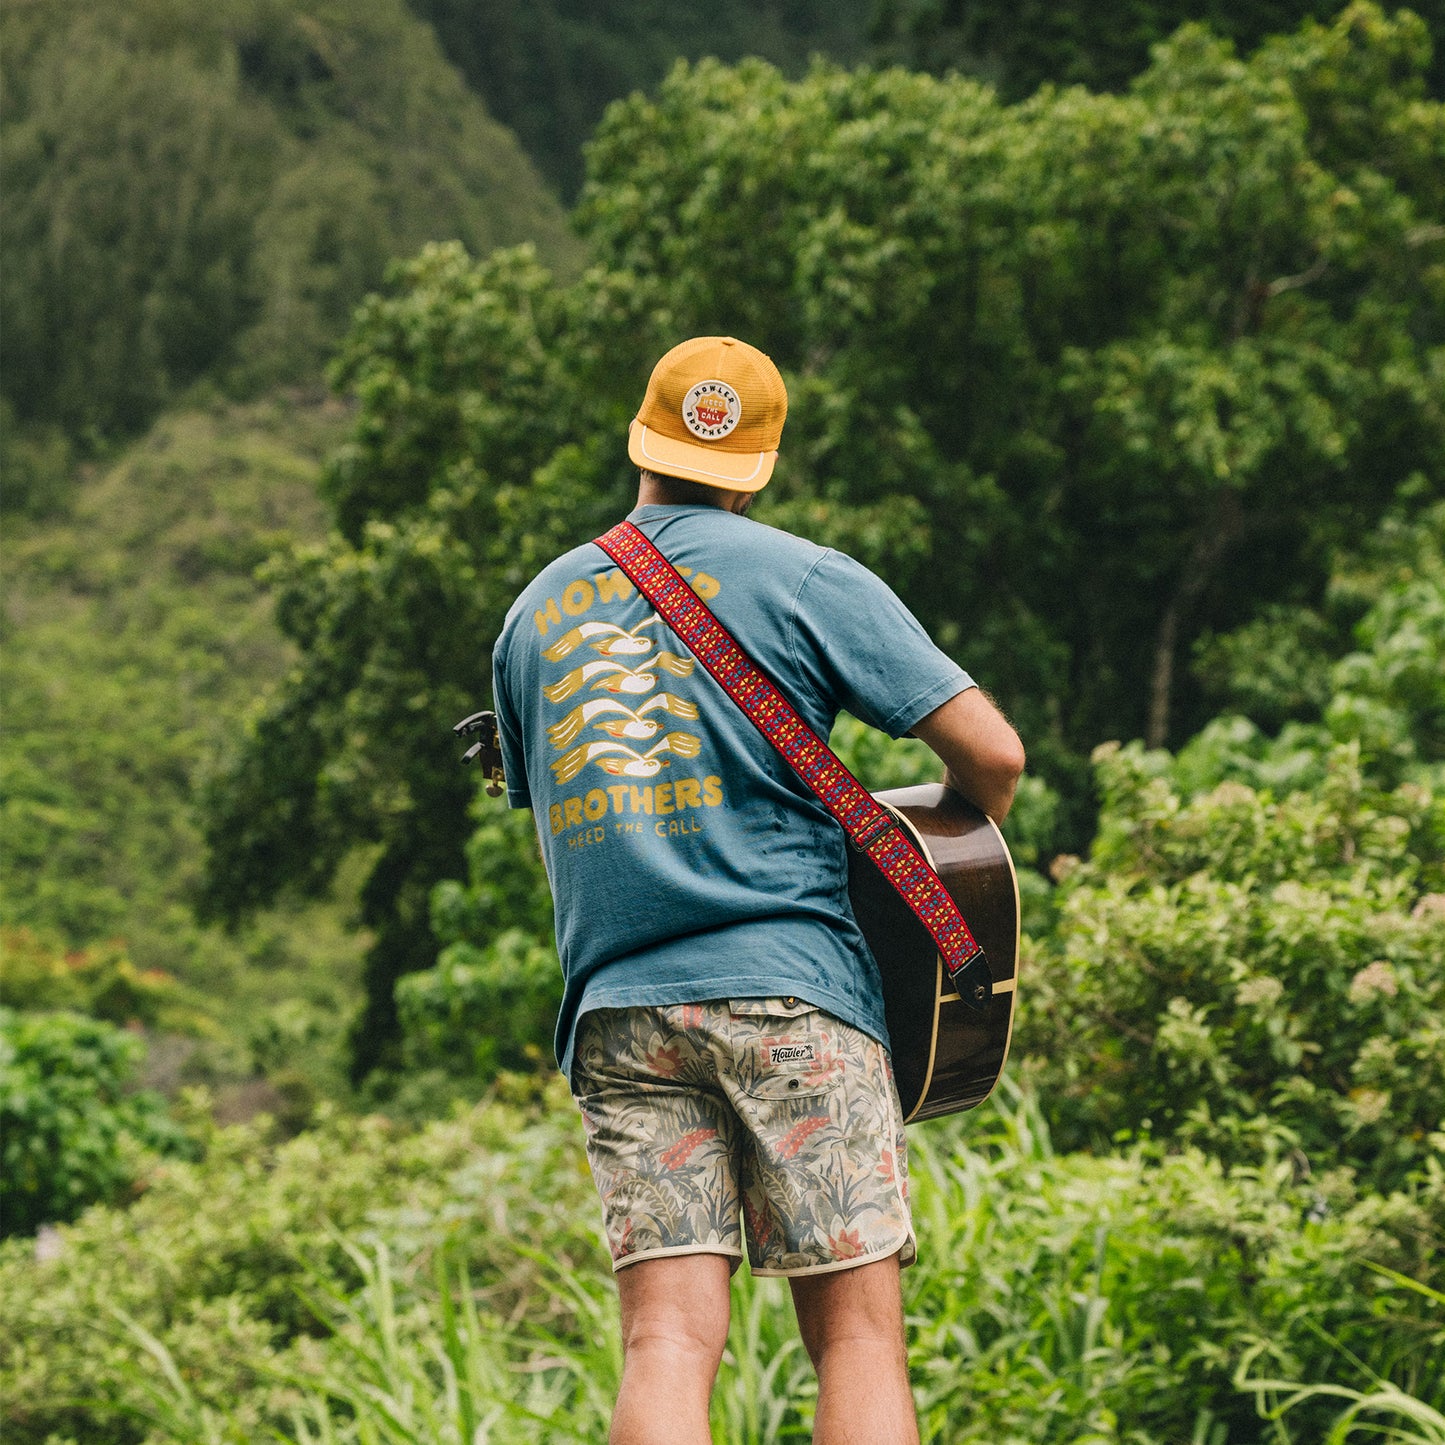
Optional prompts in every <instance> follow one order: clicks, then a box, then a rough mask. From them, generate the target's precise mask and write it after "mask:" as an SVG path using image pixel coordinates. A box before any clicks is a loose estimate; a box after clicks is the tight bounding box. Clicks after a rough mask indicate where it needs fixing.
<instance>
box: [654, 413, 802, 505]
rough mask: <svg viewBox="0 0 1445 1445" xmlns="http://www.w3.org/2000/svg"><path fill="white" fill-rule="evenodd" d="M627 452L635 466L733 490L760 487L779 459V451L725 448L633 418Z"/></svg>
mask: <svg viewBox="0 0 1445 1445" xmlns="http://www.w3.org/2000/svg"><path fill="white" fill-rule="evenodd" d="M627 455H628V456H629V457H630V458H631V459H632V463H633V465H634V466H638V467H641V468H643V469H644V470H645V471H649V472H658V473H660V474H661V475H662V476H665V477H684V478H686V479H687V480H688V481H690V482H701V483H702V484H703V486H705V487H723V488H726V489H727V490H728V491H731V492H757V491H761V490H762V489H763V488H764V487H765V486H767V484H768V478H769V477H771V476H772V474H773V463H774V462H776V461H777V459H778V454H777V452H725V451H722V450H720V449H719V448H718V447H715V446H701V445H699V444H698V443H697V442H680V441H675V440H674V439H673V438H672V437H665V436H663V435H662V434H661V433H660V432H658V431H655V430H653V428H651V427H646V426H643V424H642V423H641V422H639V421H634V422H633V423H632V426H631V429H630V430H629V431H628V433H627Z"/></svg>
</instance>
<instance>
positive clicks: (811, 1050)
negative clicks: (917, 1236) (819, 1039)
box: [763, 1043, 818, 1064]
mask: <svg viewBox="0 0 1445 1445" xmlns="http://www.w3.org/2000/svg"><path fill="white" fill-rule="evenodd" d="M763 1061H764V1062H765V1063H769V1064H814V1063H817V1061H818V1050H817V1048H816V1046H815V1045H813V1044H810V1043H809V1044H767V1045H765V1046H764V1048H763Z"/></svg>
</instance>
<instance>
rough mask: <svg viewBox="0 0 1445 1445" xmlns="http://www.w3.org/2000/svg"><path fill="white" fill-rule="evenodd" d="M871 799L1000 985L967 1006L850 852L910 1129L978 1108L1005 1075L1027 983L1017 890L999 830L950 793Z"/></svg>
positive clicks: (857, 907) (922, 934) (930, 790)
mask: <svg viewBox="0 0 1445 1445" xmlns="http://www.w3.org/2000/svg"><path fill="white" fill-rule="evenodd" d="M873 796H874V797H875V798H877V799H878V801H879V802H880V803H882V804H883V805H884V806H885V807H886V808H887V809H888V810H889V811H890V812H891V813H892V814H893V816H894V817H895V818H896V819H897V820H898V823H899V826H901V827H902V828H904V829H905V830H906V831H907V832H908V834H909V835H910V836H911V838H912V840H913V844H914V846H915V847H916V848H917V849H918V850H919V852H921V853H922V854H923V856H924V857H925V858H926V859H927V860H928V862H929V863H930V864H931V865H932V867H933V871H934V872H935V873H937V874H938V876H939V878H940V879H941V880H942V882H943V886H944V887H945V888H946V889H947V890H948V891H949V893H950V894H951V895H952V897H953V901H954V902H955V903H956V904H958V911H959V912H960V913H962V914H963V916H964V918H965V919H967V920H968V926H969V929H970V930H971V931H972V933H973V936H974V937H975V938H976V939H977V940H978V942H979V943H980V945H982V947H983V951H984V954H985V956H986V957H987V959H988V969H989V973H990V974H991V975H992V977H993V989H992V996H991V997H990V998H989V999H988V1001H987V1003H985V1004H984V1005H983V1007H982V1008H978V1007H972V1006H969V1005H966V1004H965V1003H964V1002H963V1000H962V999H961V998H960V997H959V995H958V993H957V991H956V990H955V989H954V987H953V985H952V984H951V983H949V981H948V975H947V974H946V973H945V972H944V968H943V960H942V959H941V958H939V956H938V945H937V944H936V943H935V942H934V941H933V939H932V937H931V936H930V935H929V932H928V930H927V929H926V928H925V927H924V926H923V925H922V924H921V923H920V922H919V921H918V919H917V917H915V915H914V914H913V912H912V910H911V909H910V908H909V907H908V905H907V904H906V903H904V901H903V900H902V899H901V898H900V897H899V896H898V892H897V890H896V889H895V888H894V887H893V885H892V884H891V883H889V881H888V880H887V879H886V878H885V877H884V876H883V875H882V873H880V872H879V871H878V869H877V868H876V867H874V865H873V863H872V860H871V859H869V858H868V856H867V855H866V854H864V853H861V852H859V851H858V850H857V849H856V848H850V849H849V850H848V860H849V861H848V895H849V898H850V899H851V900H852V904H853V912H854V914H855V915H856V917H857V919H858V925H859V927H860V928H862V930H863V936H864V937H865V938H866V939H867V940H868V946H869V947H870V948H871V949H872V950H873V956H874V958H876V959H877V960H878V968H879V971H880V972H881V973H882V975H883V1009H884V1014H885V1016H886V1018H887V1020H888V1035H889V1039H890V1041H891V1043H892V1046H893V1074H894V1078H895V1079H896V1081H897V1084H898V1097H899V1099H900V1101H901V1102H902V1104H903V1121H904V1123H905V1124H911V1123H916V1122H917V1121H919V1120H921V1119H936V1118H938V1117H939V1116H940V1115H942V1114H952V1113H955V1112H957V1111H958V1110H960V1109H971V1108H973V1107H974V1105H975V1104H981V1103H982V1102H983V1101H984V1100H985V1099H986V1098H988V1096H989V1094H991V1093H992V1092H993V1087H994V1085H995V1084H996V1083H997V1082H998V1079H999V1075H1000V1074H1001V1073H1002V1072H1003V1066H1004V1060H1005V1059H1006V1058H1007V1057H1008V1046H1009V1038H1010V1037H1011V1035H1012V1033H1013V1019H1014V999H1015V989H1016V985H1017V982H1018V958H1019V890H1018V878H1017V876H1016V874H1015V873H1014V866H1013V859H1012V858H1010V857H1009V851H1008V847H1007V845H1006V844H1005V843H1004V840H1003V836H1002V835H1001V834H1000V833H999V830H998V828H997V826H996V825H995V824H994V822H993V820H992V819H991V818H989V817H988V816H987V815H986V814H985V813H982V812H980V811H979V810H978V809H977V808H975V807H974V806H973V804H972V803H970V802H968V801H967V800H966V799H964V798H962V797H960V796H959V794H957V793H955V792H954V791H953V790H952V789H951V788H945V787H944V786H943V785H942V784H941V783H925V784H924V785H923V786H921V787H916V788H895V789H893V790H891V791H889V792H885V793H875V794H874V795H873Z"/></svg>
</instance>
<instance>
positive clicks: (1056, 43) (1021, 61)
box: [872, 0, 1445, 100]
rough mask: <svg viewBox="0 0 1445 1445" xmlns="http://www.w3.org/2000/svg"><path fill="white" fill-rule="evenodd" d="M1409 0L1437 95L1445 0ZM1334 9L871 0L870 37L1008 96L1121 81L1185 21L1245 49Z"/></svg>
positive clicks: (888, 51)
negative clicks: (1431, 47) (1427, 34)
mask: <svg viewBox="0 0 1445 1445" xmlns="http://www.w3.org/2000/svg"><path fill="white" fill-rule="evenodd" d="M1408 8H1409V9H1410V10H1412V11H1413V12H1414V13H1415V14H1417V15H1419V16H1421V17H1422V18H1423V19H1424V20H1425V22H1426V24H1427V25H1428V26H1429V27H1430V31H1431V34H1432V35H1433V36H1434V37H1435V40H1436V53H1435V59H1434V64H1433V66H1432V67H1431V71H1430V87H1431V91H1432V93H1433V94H1434V95H1435V96H1436V97H1437V98H1438V97H1439V96H1441V95H1442V94H1445V46H1442V45H1441V40H1442V39H1445V6H1442V5H1441V4H1440V0H1413V3H1412V4H1411V5H1410V6H1409V7H1408ZM1339 9H1340V6H1339V4H1338V3H1337V0H1253V3H1251V4H1248V5H1240V4H1237V3H1232V0H1134V3H1132V4H1131V5H1130V6H1129V7H1128V9H1127V10H1121V11H1119V12H1117V13H1115V14H1111V15H1110V16H1108V17H1107V19H1108V21H1110V22H1112V23H1103V21H1104V17H1102V16H1101V15H1100V13H1099V12H1097V11H1095V10H1091V9H1089V8H1087V7H1084V6H1070V5H1048V4H1039V3H1035V0H1023V3H1022V4H1018V3H1012V4H1003V3H999V0H879V4H878V7H877V9H876V11H875V12H874V18H873V33H872V39H873V44H874V48H875V54H876V56H877V58H878V59H880V60H891V61H895V62H901V63H902V64H904V65H908V66H911V67H913V68H915V69H919V70H927V71H931V72H932V73H933V74H935V75H942V74H943V73H945V72H946V71H951V70H956V71H958V72H960V73H962V74H964V75H974V76H978V77H979V78H980V79H983V80H987V81H989V82H991V83H993V84H996V85H997V86H998V87H999V89H1000V91H1001V92H1002V93H1003V94H1004V95H1005V96H1007V97H1008V98H1009V99H1014V100H1017V99H1022V97H1024V96H1026V95H1030V94H1032V93H1033V92H1034V91H1035V90H1037V89H1038V87H1039V86H1041V85H1046V84H1049V83H1053V84H1055V85H1087V86H1088V87H1089V88H1090V89H1093V90H1122V89H1123V88H1124V87H1125V86H1126V85H1127V84H1128V82H1129V81H1130V80H1132V79H1133V77H1134V76H1136V75H1138V74H1139V72H1140V71H1141V70H1143V69H1144V68H1145V67H1146V66H1147V65H1148V63H1149V51H1150V47H1151V46H1154V45H1157V44H1159V42H1160V41H1162V40H1165V39H1166V38H1167V37H1168V36H1169V35H1170V34H1171V33H1172V32H1173V31H1174V30H1176V29H1177V28H1178V27H1179V26H1181V25H1183V24H1185V23H1187V22H1189V21H1196V22H1200V23H1203V24H1205V25H1208V26H1209V28H1210V29H1211V30H1212V31H1214V33H1215V34H1216V35H1219V36H1222V37H1223V38H1225V39H1227V40H1229V41H1232V42H1233V43H1234V44H1235V45H1236V46H1238V47H1239V48H1240V49H1241V50H1252V49H1253V48H1254V47H1255V46H1256V45H1258V44H1259V43H1260V42H1261V41H1262V40H1264V39H1266V38H1267V37H1269V36H1271V35H1278V34H1281V33H1283V32H1284V31H1287V30H1292V29H1295V28H1296V27H1297V26H1298V25H1300V23H1301V22H1303V21H1305V20H1319V21H1328V20H1330V19H1331V18H1332V17H1333V16H1334V15H1336V14H1337V13H1338V11H1339Z"/></svg>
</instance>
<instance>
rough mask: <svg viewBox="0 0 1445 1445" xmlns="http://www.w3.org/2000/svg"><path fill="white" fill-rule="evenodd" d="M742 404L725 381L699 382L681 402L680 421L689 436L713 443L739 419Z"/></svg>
mask: <svg viewBox="0 0 1445 1445" xmlns="http://www.w3.org/2000/svg"><path fill="white" fill-rule="evenodd" d="M742 416H743V404H742V402H741V401H739V400H738V394H737V392H735V391H734V390H733V389H732V387H730V386H729V385H728V384H727V382H725V381H700V382H698V384H697V385H696V386H695V387H693V388H692V390H691V391H689V392H688V394H687V395H686V396H685V397H683V399H682V419H683V422H684V423H685V424H686V426H687V429H688V431H690V432H691V433H692V434H693V436H695V437H701V438H702V440H703V441H705V442H715V441H718V440H720V439H721V438H722V437H725V436H727V434H728V433H729V432H730V431H732V429H733V428H734V427H735V426H737V424H738V422H740V421H741V420H742Z"/></svg>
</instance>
